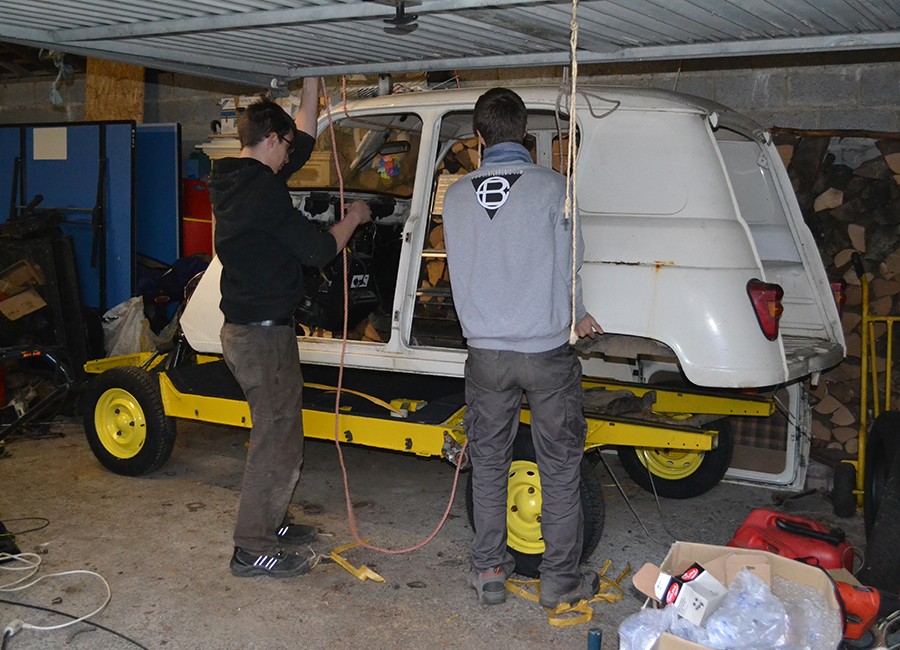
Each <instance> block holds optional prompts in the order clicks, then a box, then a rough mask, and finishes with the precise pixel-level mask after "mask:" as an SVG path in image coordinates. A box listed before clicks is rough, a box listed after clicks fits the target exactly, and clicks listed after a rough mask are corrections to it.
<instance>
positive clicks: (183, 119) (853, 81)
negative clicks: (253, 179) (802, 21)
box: [0, 50, 900, 158]
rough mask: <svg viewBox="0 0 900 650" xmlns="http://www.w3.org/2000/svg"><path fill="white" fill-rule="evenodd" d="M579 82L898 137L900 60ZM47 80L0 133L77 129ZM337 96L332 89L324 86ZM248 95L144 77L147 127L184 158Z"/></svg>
mask: <svg viewBox="0 0 900 650" xmlns="http://www.w3.org/2000/svg"><path fill="white" fill-rule="evenodd" d="M460 76H461V82H462V83H463V84H464V85H485V84H491V85H497V84H510V85H511V84H514V83H528V84H536V83H558V82H559V80H560V79H561V78H562V68H556V67H554V68H530V69H502V70H474V71H466V72H462V73H461V75H460ZM579 79H580V80H581V81H582V82H585V83H587V82H595V83H604V84H626V85H637V86H648V87H659V88H667V89H673V90H678V91H680V92H686V93H690V94H695V95H700V96H703V97H707V98H709V99H713V100H715V101H718V102H720V103H722V104H725V105H726V106H730V107H731V108H733V109H735V110H737V111H739V112H741V113H745V114H747V115H748V116H750V117H752V118H753V119H755V120H756V121H758V122H760V123H761V124H762V125H763V126H766V127H770V126H780V127H788V128H798V129H864V130H874V131H890V132H900V51H896V50H889V51H882V52H871V53H869V52H862V53H855V54H854V53H849V54H844V55H836V54H827V55H803V56H795V57H760V58H759V59H718V60H710V61H699V62H686V63H685V64H683V65H679V64H678V63H677V62H674V63H673V62H664V63H662V62H661V63H647V64H638V63H635V64H616V65H583V66H581V67H580V76H579ZM53 80H54V78H53V77H46V78H42V79H38V80H32V81H25V82H13V83H7V84H2V85H0V124H10V123H16V122H71V121H78V120H82V119H84V85H85V84H84V79H83V78H76V79H75V80H73V81H72V82H68V83H64V84H62V85H61V87H60V89H59V90H60V93H61V95H62V97H63V99H64V100H65V106H64V107H62V108H61V109H58V108H54V107H52V106H51V105H50V90H51V87H52V84H53ZM331 81H332V82H333V84H334V85H335V87H337V85H338V83H339V82H338V80H336V79H334V80H331ZM260 90H263V89H257V88H252V87H247V86H241V85H235V84H229V83H223V82H216V81H211V80H206V79H201V78H197V77H189V76H187V75H182V74H173V73H166V72H155V71H148V74H147V82H146V86H145V112H144V115H145V122H147V123H159V122H179V123H180V124H181V125H182V154H183V156H184V157H185V158H187V157H188V156H189V155H190V154H191V152H193V151H194V150H195V149H194V147H195V145H197V144H199V143H201V142H204V141H206V140H207V139H208V138H209V135H210V122H211V121H212V120H214V119H216V118H218V116H219V106H218V101H219V99H220V98H222V97H229V96H234V95H247V94H253V93H255V92H259V91H260Z"/></svg>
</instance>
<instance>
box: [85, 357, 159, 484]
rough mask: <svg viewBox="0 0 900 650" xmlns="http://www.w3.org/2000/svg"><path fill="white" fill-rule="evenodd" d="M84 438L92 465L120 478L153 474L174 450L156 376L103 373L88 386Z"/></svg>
mask: <svg viewBox="0 0 900 650" xmlns="http://www.w3.org/2000/svg"><path fill="white" fill-rule="evenodd" d="M84 432H85V435H87V439H88V444H90V446H91V450H92V451H93V452H94V455H95V456H96V457H97V460H99V461H100V463H101V464H102V465H103V466H104V467H106V468H107V469H109V470H111V471H113V472H115V473H116V474H122V475H123V476H139V475H141V474H148V473H150V472H152V471H154V470H156V469H159V468H160V467H162V465H163V464H164V463H165V462H166V461H167V460H168V459H169V456H171V454H172V448H173V447H174V446H175V421H174V419H173V418H170V417H167V416H166V414H165V409H164V408H163V403H162V397H161V396H160V392H159V380H158V378H157V376H156V375H151V374H150V373H148V372H147V371H145V370H142V369H141V368H135V367H131V366H122V367H119V368H112V369H110V370H107V371H106V372H104V373H101V374H100V375H97V377H96V378H94V380H93V381H92V382H91V384H90V385H89V386H88V389H87V391H86V392H85V395H84Z"/></svg>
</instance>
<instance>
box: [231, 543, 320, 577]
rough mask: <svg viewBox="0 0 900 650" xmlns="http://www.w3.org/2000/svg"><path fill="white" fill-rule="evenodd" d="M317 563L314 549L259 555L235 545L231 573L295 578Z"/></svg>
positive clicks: (242, 575) (243, 575)
mask: <svg viewBox="0 0 900 650" xmlns="http://www.w3.org/2000/svg"><path fill="white" fill-rule="evenodd" d="M315 563H316V554H315V551H313V550H312V549H307V550H306V551H303V552H300V553H285V552H284V551H278V552H277V553H271V554H264V555H257V554H256V553H248V552H247V551H245V550H244V549H242V548H239V547H237V546H235V547H234V555H232V556H231V573H232V575H235V576H237V577H239V578H249V577H252V576H271V577H273V578H293V577H294V576H299V575H303V574H304V573H306V572H307V571H309V570H310V569H311V568H312V567H313V566H315Z"/></svg>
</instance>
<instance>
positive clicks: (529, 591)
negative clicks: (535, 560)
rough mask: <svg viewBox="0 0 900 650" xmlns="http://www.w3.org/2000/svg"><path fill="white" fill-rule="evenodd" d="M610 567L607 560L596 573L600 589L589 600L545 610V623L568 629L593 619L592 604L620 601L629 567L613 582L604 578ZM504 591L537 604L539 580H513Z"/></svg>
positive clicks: (539, 588)
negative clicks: (546, 616) (598, 577)
mask: <svg viewBox="0 0 900 650" xmlns="http://www.w3.org/2000/svg"><path fill="white" fill-rule="evenodd" d="M611 565H612V560H607V561H606V562H605V563H604V564H603V568H602V569H601V570H600V571H599V572H598V573H597V575H598V576H600V589H599V591H597V593H596V594H595V595H594V596H593V597H592V598H590V599H589V600H579V601H578V602H577V603H574V604H571V605H570V604H569V603H560V604H559V605H557V606H556V608H555V609H552V610H551V609H547V610H546V611H547V613H548V619H547V622H548V623H549V624H550V625H552V626H553V627H569V626H571V625H579V624H581V623H587V622H588V621H590V620H591V619H592V618H593V617H594V609H593V608H592V607H591V605H592V604H593V603H600V602H604V603H615V602H617V601H620V600H622V597H623V596H624V595H625V590H624V589H623V588H622V581H623V580H624V579H625V578H627V577H628V575H629V574H631V565H630V564H629V565H626V566H625V569H624V570H623V571H622V573H620V574H619V577H618V578H616V579H615V580H612V579H610V578H607V577H606V572H607V571H608V570H609V567H610V566H611ZM506 590H507V591H509V592H511V593H514V594H516V595H517V596H521V597H522V598H524V599H525V600H530V601H531V602H533V603H536V602H539V600H540V596H541V583H540V580H513V579H512V578H510V579H508V580H507V581H506Z"/></svg>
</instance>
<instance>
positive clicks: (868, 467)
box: [863, 411, 900, 539]
mask: <svg viewBox="0 0 900 650" xmlns="http://www.w3.org/2000/svg"><path fill="white" fill-rule="evenodd" d="M898 449H900V413H898V412H897V411H888V412H887V413H882V414H881V415H879V416H878V417H877V418H875V421H874V422H873V423H872V429H871V430H870V432H869V436H868V438H867V439H866V457H865V466H864V467H863V518H864V519H865V523H866V538H867V539H868V537H869V533H871V532H872V527H873V526H874V525H875V519H876V517H877V516H878V508H879V505H880V503H881V499H882V494H883V493H884V487H885V485H886V484H887V479H888V474H889V473H890V469H891V467H892V466H893V464H894V459H895V458H896V457H897V456H898V453H897V450H898Z"/></svg>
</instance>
